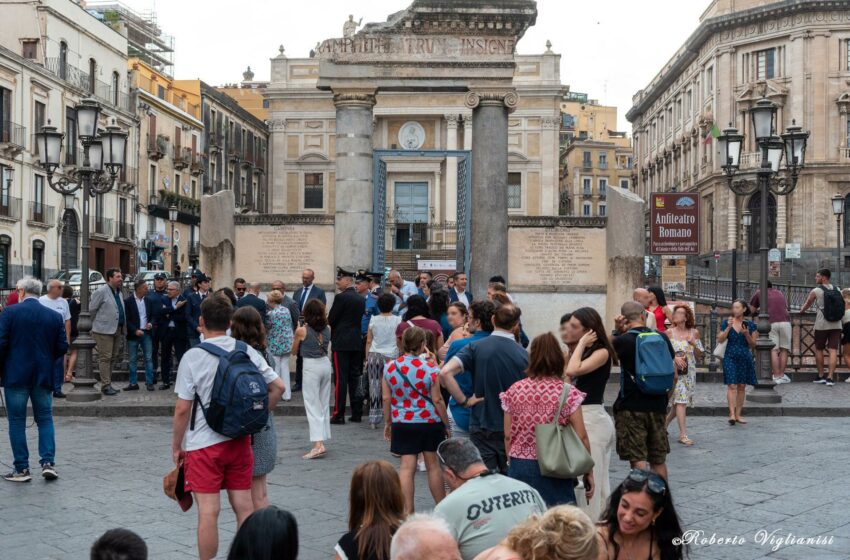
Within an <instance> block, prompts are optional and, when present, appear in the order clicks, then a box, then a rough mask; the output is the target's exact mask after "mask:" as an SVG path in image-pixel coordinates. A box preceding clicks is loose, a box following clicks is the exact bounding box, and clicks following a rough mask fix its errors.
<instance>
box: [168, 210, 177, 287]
mask: <svg viewBox="0 0 850 560" xmlns="http://www.w3.org/2000/svg"><path fill="white" fill-rule="evenodd" d="M168 220H169V221H170V222H171V275H172V276H174V271H175V270H177V269H176V268H175V265H176V264H177V260H176V259H177V241H175V240H174V222H176V221H177V206H176V205H174V204H172V205H171V206H169V207H168ZM178 281H179V278H178Z"/></svg>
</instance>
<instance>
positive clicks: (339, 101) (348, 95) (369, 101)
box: [334, 91, 376, 109]
mask: <svg viewBox="0 0 850 560" xmlns="http://www.w3.org/2000/svg"><path fill="white" fill-rule="evenodd" d="M375 102H376V100H375V94H374V93H367V92H348V91H347V92H342V93H335V94H334V105H335V106H336V107H365V108H367V109H371V108H372V107H374V106H375Z"/></svg>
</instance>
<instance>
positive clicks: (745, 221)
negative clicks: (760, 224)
mask: <svg viewBox="0 0 850 560" xmlns="http://www.w3.org/2000/svg"><path fill="white" fill-rule="evenodd" d="M741 225H743V226H744V231H746V232H747V242H746V243H745V244H744V251H746V255H747V288H749V287H750V226H751V225H753V213H752V212H750V211H749V210H744V211H743V212H742V213H741Z"/></svg>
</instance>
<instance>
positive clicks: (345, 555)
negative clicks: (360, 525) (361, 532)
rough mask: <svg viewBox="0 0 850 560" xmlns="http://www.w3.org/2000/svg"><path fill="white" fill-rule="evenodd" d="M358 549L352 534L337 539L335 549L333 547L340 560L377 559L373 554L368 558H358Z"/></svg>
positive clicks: (355, 538)
mask: <svg viewBox="0 0 850 560" xmlns="http://www.w3.org/2000/svg"><path fill="white" fill-rule="evenodd" d="M358 547H359V543H358V542H357V537H355V536H354V533H351V532H349V533H346V534H344V535H343V536H342V538H341V539H339V542H338V543H336V547H334V551H335V552H336V553H337V554H338V555H339V557H340V558H341V559H342V560H378V557H377V555H375V553H374V552H373V553H371V554H369V555H368V556H362V557H361V556H358V555H357V549H358ZM388 556H389V555H388Z"/></svg>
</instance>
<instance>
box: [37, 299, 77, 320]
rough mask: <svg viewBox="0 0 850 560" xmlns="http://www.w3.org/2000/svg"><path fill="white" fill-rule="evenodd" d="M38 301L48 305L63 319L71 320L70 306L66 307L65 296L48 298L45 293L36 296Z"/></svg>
mask: <svg viewBox="0 0 850 560" xmlns="http://www.w3.org/2000/svg"><path fill="white" fill-rule="evenodd" d="M38 302H39V303H40V304H41V305H43V306H44V307H48V308H50V309H52V310H53V311H55V312H56V313H58V314H59V315H61V316H62V320H63V321H70V320H71V308H70V307H68V300H67V299H65V298H61V297H59V298H56V299H50V298H49V297H47V295H43V296H41V297H40V298H38Z"/></svg>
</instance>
